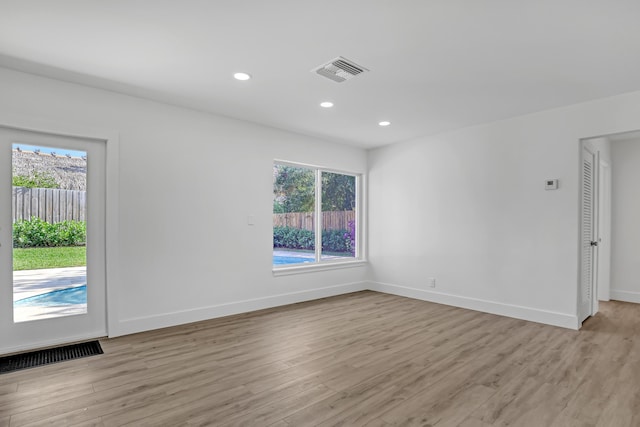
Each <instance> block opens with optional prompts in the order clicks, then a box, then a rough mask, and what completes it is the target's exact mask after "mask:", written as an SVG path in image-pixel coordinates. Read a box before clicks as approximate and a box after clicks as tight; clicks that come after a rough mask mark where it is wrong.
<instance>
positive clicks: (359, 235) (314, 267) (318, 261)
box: [271, 160, 367, 276]
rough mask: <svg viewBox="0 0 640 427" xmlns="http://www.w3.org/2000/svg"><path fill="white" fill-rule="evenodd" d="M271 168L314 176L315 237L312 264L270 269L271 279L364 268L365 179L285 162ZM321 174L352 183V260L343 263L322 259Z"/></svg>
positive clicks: (278, 161)
mask: <svg viewBox="0 0 640 427" xmlns="http://www.w3.org/2000/svg"><path fill="white" fill-rule="evenodd" d="M273 164H274V165H282V166H291V167H297V168H305V169H311V170H313V172H314V176H315V186H314V191H315V209H314V213H313V215H314V221H313V222H314V235H315V261H314V262H313V263H304V264H286V265H282V266H277V267H276V266H273V270H272V271H273V275H274V276H283V275H288V274H299V273H309V272H313V271H322V270H333V269H337V268H351V267H360V266H364V265H365V264H366V263H367V261H366V250H365V248H366V246H365V233H364V232H363V230H365V229H366V228H365V221H364V219H365V218H366V216H365V214H364V206H365V203H364V194H365V191H364V189H365V178H364V175H363V174H360V173H355V172H349V171H343V170H339V169H332V168H326V167H322V166H316V165H309V164H305V163H297V162H291V161H286V160H274V161H273ZM322 172H328V173H336V174H341V175H348V176H353V177H355V179H356V229H355V232H356V237H355V242H356V252H355V256H354V257H353V258H346V259H326V260H323V259H322ZM271 236H272V238H273V226H272V228H271Z"/></svg>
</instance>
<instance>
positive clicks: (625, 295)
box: [610, 289, 640, 304]
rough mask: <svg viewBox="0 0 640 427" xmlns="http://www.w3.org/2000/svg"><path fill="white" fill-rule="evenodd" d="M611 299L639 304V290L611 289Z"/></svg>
mask: <svg viewBox="0 0 640 427" xmlns="http://www.w3.org/2000/svg"><path fill="white" fill-rule="evenodd" d="M610 296H611V299H613V300H616V301H624V302H634V303H636V304H640V292H633V291H617V290H615V289H611V295H610Z"/></svg>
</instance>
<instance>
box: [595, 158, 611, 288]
mask: <svg viewBox="0 0 640 427" xmlns="http://www.w3.org/2000/svg"><path fill="white" fill-rule="evenodd" d="M598 174H599V177H598V178H599V179H598V205H599V209H600V211H599V212H598V244H599V246H598V294H597V295H596V297H597V299H598V300H600V301H609V300H610V299H611V190H612V188H611V165H610V164H609V163H607V162H606V161H604V160H602V159H600V162H599V164H598ZM603 238H604V239H603Z"/></svg>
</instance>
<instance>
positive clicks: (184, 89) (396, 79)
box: [0, 0, 640, 147]
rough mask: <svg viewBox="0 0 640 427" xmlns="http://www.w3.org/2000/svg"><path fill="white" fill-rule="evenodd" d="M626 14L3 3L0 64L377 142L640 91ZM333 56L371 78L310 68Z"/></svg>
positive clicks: (507, 2)
mask: <svg viewBox="0 0 640 427" xmlns="http://www.w3.org/2000/svg"><path fill="white" fill-rule="evenodd" d="M639 18H640V1H637V0H629V1H627V0H602V1H594V0H562V1H558V0H535V1H531V0H501V1H500V0H483V1H478V0H465V1H461V0H396V1H391V0H342V1H334V0H324V1H314V2H311V1H306V0H291V1H284V0H270V1H266V0H173V1H170V0H108V1H107V0H102V1H97V0H75V1H72V0H57V1H51V0H16V1H8V0H0V66H5V67H9V68H14V69H20V70H24V71H28V72H32V73H36V74H42V75H47V76H51V77H54V78H58V79H62V80H67V81H72V82H79V83H83V84H87V85H91V86H96V87H101V88H105V89H110V90H116V91H118V92H123V93H129V94H133V95H138V96H142V97H146V98H150V99H156V100H160V101H165V102H169V103H172V104H177V105H183V106H187V107H191V108H196V109H199V110H204V111H210V112H214V113H218V114H222V115H226V116H230V117H236V118H240V119H244V120H249V121H253V122H257V123H262V124H266V125H269V126H274V127H278V128H282V129H287V130H290V131H294V132H299V133H303V134H308V135H313V136H318V137H321V138H324V139H329V140H334V141H338V142H344V143H348V144H352V145H356V146H361V147H375V146H379V145H384V144H389V143H394V142H398V141H403V140H407V139H411V138H414V137H417V136H422V135H433V134H437V133H440V132H443V131H447V130H452V129H457V128H461V127H465V126H469V125H473V124H478V123H484V122H490V121H494V120H499V119H503V118H507V117H513V116H517V115H521V114H525V113H530V112H535V111H540V110H544V109H548V108H552V107H558V106H563V105H569V104H573V103H577V102H582V101H586V100H590V99H595V98H601V97H606V96H611V95H616V94H620V93H624V92H630V91H635V90H640V25H638V22H639ZM339 55H341V56H344V57H346V58H348V59H351V60H353V61H355V62H357V63H359V64H360V65H362V66H364V67H366V68H368V69H370V70H371V72H369V73H366V74H364V75H361V76H358V77H356V78H354V79H352V80H349V81H347V82H344V83H334V82H332V81H330V80H327V79H325V78H323V77H320V76H318V75H316V74H314V73H312V72H311V69H312V68H314V67H316V66H319V65H321V64H322V63H324V62H327V61H329V60H331V59H333V58H335V57H337V56H339ZM236 71H246V72H248V73H251V74H252V75H253V77H254V78H253V79H252V80H250V81H248V82H239V81H236V80H234V79H233V78H232V74H233V73H234V72H236ZM324 100H331V101H333V102H334V103H335V107H334V108H332V109H328V110H327V109H322V108H320V107H319V106H318V104H319V103H320V102H321V101H324ZM380 120H390V121H391V122H392V125H391V126H389V127H386V128H381V127H379V126H378V125H377V122H378V121H380Z"/></svg>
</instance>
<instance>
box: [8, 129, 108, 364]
mask: <svg viewBox="0 0 640 427" xmlns="http://www.w3.org/2000/svg"><path fill="white" fill-rule="evenodd" d="M104 154H105V143H104V142H101V141H94V140H85V139H80V138H73V137H62V136H56V135H48V134H41V133H35V132H26V131H18V130H11V129H5V128H0V159H1V160H0V201H1V203H2V206H3V208H2V209H1V210H0V245H1V246H0V301H1V302H2V309H1V310H0V313H1V314H0V316H1V317H0V332H2V336H3V337H7V338H8V339H6V340H5V339H3V340H2V343H1V344H0V353H10V352H14V351H21V350H26V349H33V348H38V347H43V346H49V345H55V344H61V343H67V342H73V341H78V340H84V339H90V338H96V337H101V336H104V335H105V334H106V309H105V306H106V304H105V262H104V260H105V231H104V209H105V203H104V199H105V195H104V182H105V180H104V175H105V157H104Z"/></svg>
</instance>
